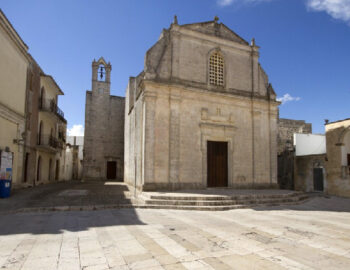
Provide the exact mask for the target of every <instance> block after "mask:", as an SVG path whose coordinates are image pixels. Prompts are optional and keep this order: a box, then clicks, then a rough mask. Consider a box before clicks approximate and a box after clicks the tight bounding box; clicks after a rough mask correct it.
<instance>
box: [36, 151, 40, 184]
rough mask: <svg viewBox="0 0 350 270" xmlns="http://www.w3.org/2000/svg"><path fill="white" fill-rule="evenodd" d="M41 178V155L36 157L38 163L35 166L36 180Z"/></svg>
mask: <svg viewBox="0 0 350 270" xmlns="http://www.w3.org/2000/svg"><path fill="white" fill-rule="evenodd" d="M40 180H41V156H39V157H38V164H37V167H36V181H37V182H39V181H40Z"/></svg>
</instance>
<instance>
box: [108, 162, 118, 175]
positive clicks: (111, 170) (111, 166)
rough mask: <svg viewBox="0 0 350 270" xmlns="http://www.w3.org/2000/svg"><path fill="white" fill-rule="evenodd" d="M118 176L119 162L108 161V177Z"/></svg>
mask: <svg viewBox="0 0 350 270" xmlns="http://www.w3.org/2000/svg"><path fill="white" fill-rule="evenodd" d="M116 178H117V162H116V161H107V179H116Z"/></svg>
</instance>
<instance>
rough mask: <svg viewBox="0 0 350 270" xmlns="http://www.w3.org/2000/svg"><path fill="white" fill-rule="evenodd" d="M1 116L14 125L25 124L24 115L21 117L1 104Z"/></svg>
mask: <svg viewBox="0 0 350 270" xmlns="http://www.w3.org/2000/svg"><path fill="white" fill-rule="evenodd" d="M0 116H1V117H3V118H5V119H7V120H8V121H11V122H13V123H14V124H22V125H23V124H24V115H21V114H19V113H17V112H15V111H14V110H12V109H10V108H8V107H7V106H5V105H3V104H2V103H0Z"/></svg>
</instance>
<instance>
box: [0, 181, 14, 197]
mask: <svg viewBox="0 0 350 270" xmlns="http://www.w3.org/2000/svg"><path fill="white" fill-rule="evenodd" d="M11 182H12V181H11V180H0V198H7V197H10V194H11Z"/></svg>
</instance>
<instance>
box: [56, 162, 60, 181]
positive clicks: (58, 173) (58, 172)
mask: <svg viewBox="0 0 350 270" xmlns="http://www.w3.org/2000/svg"><path fill="white" fill-rule="evenodd" d="M59 177H60V161H59V160H58V159H57V160H56V173H55V180H56V181H58V179H59Z"/></svg>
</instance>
